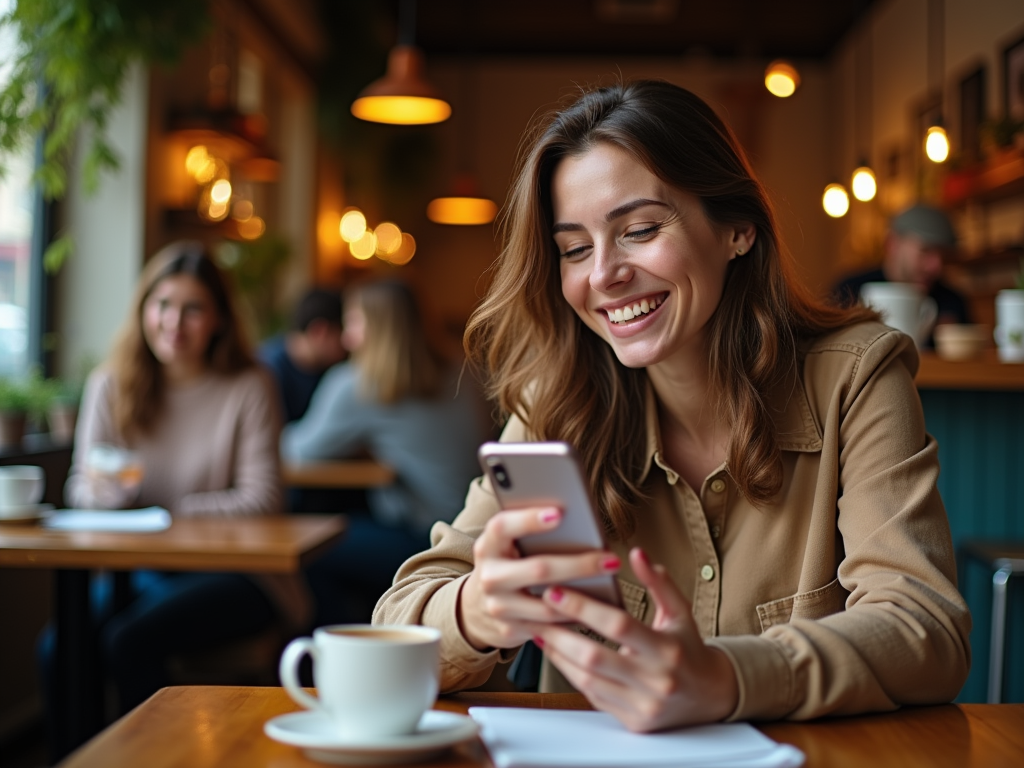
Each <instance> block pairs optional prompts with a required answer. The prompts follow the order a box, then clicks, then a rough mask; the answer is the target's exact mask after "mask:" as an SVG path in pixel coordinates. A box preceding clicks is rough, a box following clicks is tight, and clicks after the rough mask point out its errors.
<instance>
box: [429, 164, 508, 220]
mask: <svg viewBox="0 0 1024 768" xmlns="http://www.w3.org/2000/svg"><path fill="white" fill-rule="evenodd" d="M452 187H453V189H452V194H451V195H449V196H447V197H435V198H434V199H433V200H431V201H430V203H429V204H428V205H427V218H428V219H430V220H431V221H433V222H434V223H436V224H460V225H471V224H490V223H491V222H492V221H494V217H495V216H497V215H498V206H497V205H496V204H495V202H494V201H493V200H490V199H488V198H486V197H484V196H483V195H481V194H480V193H479V191H478V188H477V184H476V179H475V178H474V177H472V176H470V175H468V174H464V175H462V176H459V177H458V178H457V179H456V180H455V183H454V184H453V185H452Z"/></svg>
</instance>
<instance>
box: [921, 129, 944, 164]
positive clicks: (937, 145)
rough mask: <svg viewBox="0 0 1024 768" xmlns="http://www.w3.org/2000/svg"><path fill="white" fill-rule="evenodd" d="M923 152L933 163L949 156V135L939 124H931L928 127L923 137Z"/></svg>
mask: <svg viewBox="0 0 1024 768" xmlns="http://www.w3.org/2000/svg"><path fill="white" fill-rule="evenodd" d="M924 152H925V154H926V155H928V159H929V160H931V161H932V162H933V163H941V162H944V161H945V160H946V158H947V157H949V137H948V136H946V129H945V128H943V127H942V126H941V125H933V126H932V127H931V128H929V129H928V135H927V136H925V139H924Z"/></svg>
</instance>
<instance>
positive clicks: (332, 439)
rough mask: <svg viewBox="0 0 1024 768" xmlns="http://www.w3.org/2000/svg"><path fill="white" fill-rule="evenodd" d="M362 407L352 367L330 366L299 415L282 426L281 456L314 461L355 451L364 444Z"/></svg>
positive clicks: (344, 365)
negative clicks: (304, 411) (302, 412)
mask: <svg viewBox="0 0 1024 768" xmlns="http://www.w3.org/2000/svg"><path fill="white" fill-rule="evenodd" d="M365 408H366V406H365V405H363V404H362V403H361V401H360V397H359V377H358V375H357V370H356V368H355V366H354V365H353V364H352V363H342V364H340V365H336V366H334V367H333V368H331V369H330V370H329V371H327V373H326V374H324V377H323V379H322V380H321V381H320V383H319V384H318V385H317V388H316V391H315V392H314V393H313V399H312V400H310V403H309V408H308V409H307V410H306V413H305V414H303V416H302V418H301V419H299V420H298V421H293V422H292V423H291V424H288V425H287V426H285V428H284V430H283V432H282V433H281V455H282V456H283V457H284V458H285V459H287V460H290V461H317V460H320V459H338V458H342V457H344V456H349V455H351V454H353V453H356V452H357V451H358V450H359V449H360V448H363V447H365V446H364V438H365V434H366V429H367V424H366V418H365V415H366V411H365Z"/></svg>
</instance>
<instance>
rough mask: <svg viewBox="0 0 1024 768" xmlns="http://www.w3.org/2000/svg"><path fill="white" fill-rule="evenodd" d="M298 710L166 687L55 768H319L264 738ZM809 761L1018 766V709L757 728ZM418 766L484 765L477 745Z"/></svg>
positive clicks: (881, 767)
mask: <svg viewBox="0 0 1024 768" xmlns="http://www.w3.org/2000/svg"><path fill="white" fill-rule="evenodd" d="M471 706H506V707H507V706H513V707H541V708H544V709H587V708H588V706H587V703H586V700H585V699H584V698H583V697H582V696H579V695H578V694H537V693H475V694H474V693H463V694H458V695H455V696H446V697H442V698H441V699H439V700H438V702H437V709H443V710H448V711H451V712H460V713H464V712H465V711H466V710H467V709H468V708H469V707H471ZM297 709H298V707H297V706H296V705H295V704H294V703H293V702H292V700H291V699H290V698H289V697H288V694H286V693H285V692H284V690H283V689H280V688H230V687H206V686H189V687H183V688H165V689H163V690H162V691H160V692H159V693H157V694H156V695H155V696H153V697H152V698H151V699H149V700H148V701H147V702H145V703H144V704H142V705H141V706H140V707H138V708H137V709H135V710H133V711H132V712H131V713H129V714H128V715H126V716H125V717H123V718H122V719H121V720H119V721H118V722H116V723H114V724H113V725H112V726H110V727H109V728H108V729H107V730H105V731H104V732H103V733H101V734H100V735H98V736H97V737H96V738H94V739H93V740H92V741H90V742H89V743H88V744H86V745H85V746H83V747H82V748H81V749H80V750H78V751H77V752H76V753H75V754H73V755H71V756H70V757H69V758H68V759H67V760H66V761H65V762H64V763H62V764H61V768H135V767H136V766H146V768H320V767H321V766H322V763H316V762H313V761H312V760H310V759H308V758H307V757H306V756H305V755H304V754H303V753H302V751H301V750H299V749H298V748H296V747H290V746H287V745H285V744H279V743H278V742H276V741H273V740H272V739H270V738H269V737H267V736H266V735H264V733H263V724H264V723H265V722H266V721H267V720H269V719H270V718H272V717H274V716H276V715H280V714H283V713H285V712H293V711H296V710H297ZM759 727H760V729H761V730H762V731H764V732H765V733H766V734H767V735H768V736H770V737H771V738H773V739H775V740H776V741H779V742H784V743H788V744H793V745H795V746H797V747H799V748H800V749H802V750H803V751H804V753H805V754H806V755H807V763H806V766H807V768H864V766H871V767H872V768H925V767H927V768H1020V766H1021V765H1022V764H1024V704H965V705H960V706H957V705H952V704H947V705H943V706H937V707H918V708H911V709H905V710H902V711H899V712H894V713H890V714H884V715H869V716H865V717H850V718H842V719H835V720H823V721H820V722H814V723H772V724H765V725H761V726H759ZM417 765H423V766H429V767H430V768H488V767H489V766H491V765H492V764H491V761H490V759H489V758H488V756H487V752H486V751H485V750H484V748H483V746H482V744H481V743H480V742H479V741H476V742H470V743H468V744H466V745H463V746H460V747H458V748H457V749H455V750H452V751H450V752H448V753H446V754H445V755H444V756H442V757H439V758H438V759H436V760H433V761H431V762H427V763H419V764H417Z"/></svg>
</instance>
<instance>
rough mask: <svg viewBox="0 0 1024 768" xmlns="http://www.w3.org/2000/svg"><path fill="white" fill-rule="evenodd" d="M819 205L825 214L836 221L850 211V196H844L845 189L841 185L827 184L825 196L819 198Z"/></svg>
mask: <svg viewBox="0 0 1024 768" xmlns="http://www.w3.org/2000/svg"><path fill="white" fill-rule="evenodd" d="M821 205H822V207H823V208H824V209H825V213H827V214H828V215H829V216H831V217H832V218H834V219H838V218H840V217H842V216H845V215H846V212H847V211H848V210H850V196H849V195H848V194H846V188H845V187H844V186H843V185H842V184H829V185H828V186H827V187H825V194H823V195H822V196H821Z"/></svg>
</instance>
